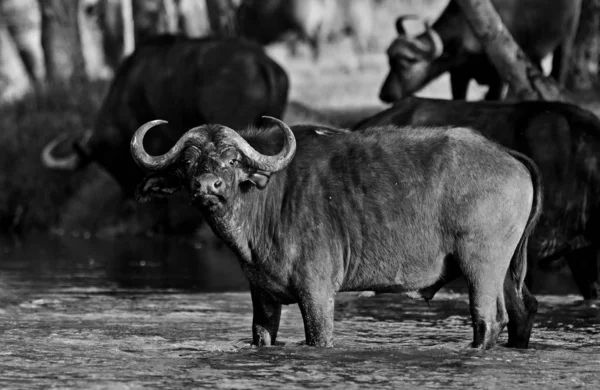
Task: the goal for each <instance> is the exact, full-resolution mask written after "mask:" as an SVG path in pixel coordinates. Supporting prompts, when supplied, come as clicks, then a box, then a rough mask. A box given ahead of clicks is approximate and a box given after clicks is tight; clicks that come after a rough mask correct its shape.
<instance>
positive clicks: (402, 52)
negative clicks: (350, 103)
mask: <svg viewBox="0 0 600 390" xmlns="http://www.w3.org/2000/svg"><path fill="white" fill-rule="evenodd" d="M406 19H418V17H417V16H416V15H403V16H400V17H399V18H398V19H397V20H396V30H397V31H398V38H396V39H395V40H394V41H393V42H392V44H391V45H390V47H389V48H388V50H387V55H388V59H389V64H390V71H389V73H388V75H387V77H386V79H385V81H384V83H383V86H382V87H381V91H380V93H379V98H380V99H381V100H383V101H384V102H386V103H392V102H394V101H395V100H398V99H401V98H403V97H405V96H408V95H410V94H412V93H413V92H415V91H417V90H418V89H420V88H421V87H422V86H423V85H424V84H425V83H426V82H427V81H429V80H430V79H431V77H430V76H429V74H430V72H431V69H430V68H431V66H432V62H433V61H435V60H436V59H438V58H439V57H440V56H441V55H442V53H443V50H444V47H443V43H442V39H441V38H440V36H439V35H438V34H437V33H436V32H435V30H433V29H432V28H431V26H430V25H429V23H427V22H425V32H424V33H423V34H421V35H419V36H418V37H409V36H408V34H407V33H406V30H405V29H404V25H403V23H404V21H405V20H406Z"/></svg>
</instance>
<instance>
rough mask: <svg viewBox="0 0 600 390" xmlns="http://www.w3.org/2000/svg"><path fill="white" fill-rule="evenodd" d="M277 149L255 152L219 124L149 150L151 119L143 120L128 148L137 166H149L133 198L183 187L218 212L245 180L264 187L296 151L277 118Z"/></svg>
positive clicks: (160, 194)
mask: <svg viewBox="0 0 600 390" xmlns="http://www.w3.org/2000/svg"><path fill="white" fill-rule="evenodd" d="M265 118H269V119H271V120H273V121H275V122H276V124H277V126H278V127H279V128H280V129H281V130H282V131H283V132H284V135H285V136H284V145H283V148H282V150H281V151H280V152H279V153H278V154H276V155H273V156H268V155H264V154H261V153H259V152H258V151H257V150H256V149H254V148H253V147H252V146H250V144H249V143H248V142H247V141H246V140H245V139H244V138H242V137H241V136H240V135H239V134H238V133H237V132H235V131H234V130H232V129H230V128H228V127H226V126H221V125H203V126H199V127H195V128H193V129H191V130H189V131H188V132H186V133H185V134H184V135H183V136H182V137H181V138H180V139H179V140H178V141H177V143H176V144H175V145H174V146H173V147H172V148H171V149H170V150H169V151H168V152H167V153H165V154H163V155H160V156H151V155H150V154H148V153H147V152H146V151H145V150H144V146H143V144H142V142H143V139H144V136H145V134H146V133H147V132H148V130H150V129H151V128H153V127H154V126H156V125H159V124H161V123H166V122H165V121H162V120H155V121H151V122H148V123H146V124H144V125H142V126H141V127H140V128H139V129H138V130H137V131H136V133H135V134H134V136H133V138H132V139H131V154H132V156H133V158H134V160H135V162H136V163H137V164H138V165H139V166H140V167H142V168H144V169H146V170H150V171H154V173H153V174H151V175H149V176H148V177H146V178H145V179H144V180H143V181H142V183H141V184H140V185H139V186H138V188H137V190H136V198H137V199H138V201H145V200H148V199H150V198H152V197H165V196H168V195H170V194H172V193H173V192H175V191H178V190H179V189H181V188H186V189H187V190H188V192H189V194H190V197H191V199H192V202H193V203H194V204H196V205H197V206H199V207H200V208H201V209H202V210H206V211H209V212H210V213H212V214H213V215H214V214H222V213H225V212H227V211H231V210H232V209H233V208H235V206H234V205H235V203H236V202H235V200H236V198H237V196H238V195H239V193H240V191H242V190H243V188H244V187H245V186H255V187H257V188H259V189H263V188H265V187H266V186H267V184H268V182H269V178H270V176H271V174H272V173H274V172H277V171H280V170H282V169H284V168H285V167H286V166H287V165H288V164H289V163H290V162H291V161H292V159H293V157H294V154H295V152H296V139H295V138H294V134H293V133H292V131H291V129H290V128H289V127H288V126H287V125H286V124H285V123H283V122H282V121H280V120H278V119H275V118H271V117H265Z"/></svg>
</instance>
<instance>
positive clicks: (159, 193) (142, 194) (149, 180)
mask: <svg viewBox="0 0 600 390" xmlns="http://www.w3.org/2000/svg"><path fill="white" fill-rule="evenodd" d="M182 186H183V183H182V181H181V178H180V177H179V176H178V175H173V174H165V173H153V174H150V175H148V176H146V177H145V178H144V180H142V182H141V183H140V184H138V186H137V187H136V189H135V200H137V201H138V202H140V203H145V202H148V201H150V200H152V199H156V198H159V199H160V198H163V199H164V198H168V197H169V196H171V195H172V194H173V193H175V192H177V191H179V190H180V189H181V188H182Z"/></svg>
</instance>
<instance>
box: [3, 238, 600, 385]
mask: <svg viewBox="0 0 600 390" xmlns="http://www.w3.org/2000/svg"><path fill="white" fill-rule="evenodd" d="M3 252H4V253H3V255H2V258H1V260H0V346H1V348H0V385H1V387H2V388H48V387H60V388H77V389H79V388H144V387H149V388H162V387H164V388H186V387H188V388H199V387H200V388H202V387H204V388H227V389H230V388H236V389H237V388H247V389H255V388H261V389H262V388H283V387H285V388H292V389H293V388H323V387H328V388H343V389H354V388H357V389H358V388H361V389H362V388H407V389H408V388H411V389H412V388H444V389H447V388H466V387H472V388H486V389H488V388H502V389H504V388H507V389H508V388H540V389H541V388H544V389H546V388H556V389H564V388H600V309H599V308H598V306H596V305H594V304H589V303H584V302H582V301H581V299H580V298H579V297H578V296H577V295H549V294H541V295H538V300H539V301H540V312H539V315H538V317H537V320H536V324H535V328H534V333H533V336H532V341H531V348H530V349H528V350H514V349H508V348H506V347H504V346H503V345H502V344H503V343H505V342H506V332H504V333H503V334H502V335H501V338H500V342H499V344H498V346H497V347H496V348H495V349H493V350H491V351H484V352H481V351H473V350H471V349H469V348H468V345H469V342H470V341H471V337H472V330H471V327H470V317H469V310H468V299H467V296H466V294H464V292H463V289H462V287H461V285H460V284H456V285H453V286H452V287H451V288H450V289H445V290H442V292H440V293H439V294H438V295H436V297H435V299H434V300H433V301H432V302H431V306H429V305H427V303H426V302H424V301H421V300H413V299H411V298H408V297H405V296H402V295H396V294H381V295H377V296H364V294H362V295H361V294H357V293H344V294H339V295H338V297H337V299H336V312H335V319H336V322H335V327H336V328H335V348H331V349H318V348H311V347H307V346H305V345H303V340H304V331H303V327H302V320H301V317H300V312H299V310H298V308H297V306H296V305H290V306H284V310H283V313H282V322H281V329H280V335H279V339H278V340H279V341H280V345H278V346H275V347H271V348H260V349H257V348H252V347H250V345H249V343H250V324H251V320H252V306H251V303H250V294H249V293H248V291H247V284H246V281H245V279H244V278H243V275H242V274H241V272H240V270H239V267H238V266H237V263H236V260H235V258H234V257H233V256H232V255H231V254H230V253H229V252H228V251H227V250H226V249H225V248H223V246H222V245H220V244H218V243H216V242H213V241H207V242H206V243H204V244H201V245H200V244H196V245H191V244H190V243H189V242H187V241H184V240H177V239H171V240H163V239H153V240H150V239H122V240H95V239H85V238H81V237H75V238H72V237H71V238H68V239H66V238H64V237H63V238H48V237H37V238H33V239H30V240H26V241H24V242H22V243H21V247H19V248H12V247H11V246H10V245H8V244H7V245H5V246H4V250H3Z"/></svg>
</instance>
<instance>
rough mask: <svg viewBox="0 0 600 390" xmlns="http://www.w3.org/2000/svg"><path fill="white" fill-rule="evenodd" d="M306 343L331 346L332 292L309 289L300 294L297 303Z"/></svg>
mask: <svg viewBox="0 0 600 390" xmlns="http://www.w3.org/2000/svg"><path fill="white" fill-rule="evenodd" d="M298 306H300V312H301V313H302V320H303V321H304V333H305V335H306V344H307V345H311V346H316V347H332V346H333V310H334V299H333V293H330V292H324V291H316V292H315V291H309V292H306V293H304V294H302V298H301V299H300V302H299V303H298Z"/></svg>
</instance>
